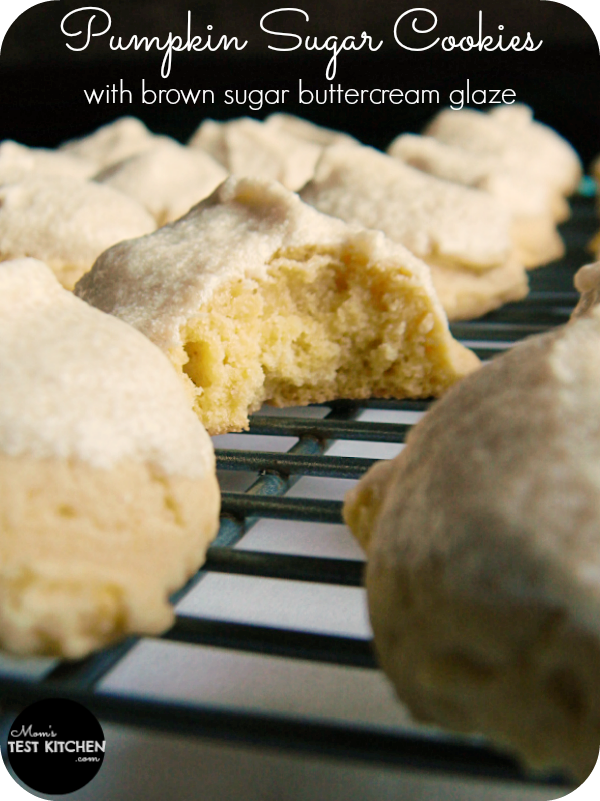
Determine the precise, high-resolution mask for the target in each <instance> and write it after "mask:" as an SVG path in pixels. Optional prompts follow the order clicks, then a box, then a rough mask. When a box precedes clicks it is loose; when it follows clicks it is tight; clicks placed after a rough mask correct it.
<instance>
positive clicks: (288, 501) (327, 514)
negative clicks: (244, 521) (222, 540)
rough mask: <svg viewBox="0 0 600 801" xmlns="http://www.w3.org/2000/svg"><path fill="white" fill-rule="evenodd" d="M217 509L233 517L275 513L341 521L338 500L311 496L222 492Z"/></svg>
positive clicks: (314, 520) (286, 517) (292, 517)
mask: <svg viewBox="0 0 600 801" xmlns="http://www.w3.org/2000/svg"><path fill="white" fill-rule="evenodd" d="M221 512H222V514H224V515H233V516H234V517H237V518H245V517H277V518H279V519H280V520H301V521H309V522H311V523H342V522H343V521H342V502H341V501H326V500H320V499H312V498H277V497H275V498H271V497H262V496H260V495H253V496H252V497H249V496H248V495H242V494H241V493H237V492H224V493H222V495H221Z"/></svg>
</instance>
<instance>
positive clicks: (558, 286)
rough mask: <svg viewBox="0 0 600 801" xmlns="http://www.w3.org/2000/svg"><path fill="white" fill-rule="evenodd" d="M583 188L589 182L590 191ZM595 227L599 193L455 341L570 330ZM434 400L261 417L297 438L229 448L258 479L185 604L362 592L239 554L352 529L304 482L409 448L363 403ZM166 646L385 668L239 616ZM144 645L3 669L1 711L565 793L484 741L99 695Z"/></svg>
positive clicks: (499, 343)
mask: <svg viewBox="0 0 600 801" xmlns="http://www.w3.org/2000/svg"><path fill="white" fill-rule="evenodd" d="M584 188H585V187H584ZM595 227H596V218H595V211H594V204H593V201H592V199H591V198H590V197H585V193H584V194H583V195H580V196H578V197H577V198H575V199H574V201H573V216H572V218H571V220H570V221H569V222H568V223H567V224H566V225H565V226H564V227H563V236H564V238H565V240H566V244H567V255H566V257H565V258H564V259H562V260H561V261H560V262H557V263H556V264H554V265H552V266H551V267H548V268H543V269H541V270H537V271H534V272H533V273H532V274H531V284H532V291H531V293H530V294H529V296H528V297H527V298H526V299H525V300H524V301H522V302H520V303H517V304H510V305H507V306H505V307H503V308H502V309H500V310H498V311H496V312H494V313H492V314H489V315H487V316H486V317H485V318H482V319H481V320H476V321H473V322H466V323H460V324H456V325H453V326H452V329H453V333H454V335H455V336H456V337H457V338H459V339H460V340H461V341H463V342H465V343H466V344H468V345H469V346H471V347H472V348H473V349H474V350H475V351H476V352H477V353H478V355H479V356H480V357H481V358H483V359H489V358H493V357H494V356H495V355H497V354H498V353H500V352H502V351H503V350H505V349H506V348H507V347H510V345H511V344H512V343H514V342H516V341H518V340H520V339H522V338H523V337H525V336H528V335H530V334H535V333H539V332H541V331H544V330H547V329H548V328H550V327H552V326H555V325H558V324H562V323H564V322H566V320H567V319H568V316H569V314H570V312H571V310H572V308H573V306H574V304H575V302H576V300H577V295H576V293H575V292H574V290H573V285H572V277H573V274H574V272H575V271H576V270H577V269H578V267H579V266H581V265H582V264H583V263H585V262H586V261H589V260H590V255H589V252H587V251H586V245H587V243H588V242H589V240H590V238H591V236H592V234H593V233H594V229H595ZM428 405H429V401H382V400H377V401H373V400H372V401H367V402H361V403H356V402H348V401H340V402H336V403H331V404H327V413H326V414H325V416H324V417H322V419H312V418H306V417H301V416H286V417H271V416H259V415H256V416H254V417H253V419H252V421H251V425H250V431H249V433H250V434H259V435H263V436H266V437H271V436H282V435H283V436H286V437H295V438H297V439H298V441H297V443H296V444H295V445H294V446H293V447H292V448H291V449H290V450H289V451H288V452H286V453H272V452H268V453H264V452H255V451H234V450H218V451H217V460H218V467H219V469H220V470H221V471H252V472H253V473H258V478H257V479H256V480H255V481H254V483H253V484H252V486H250V488H249V489H247V490H246V491H245V492H243V493H237V492H224V493H223V509H222V520H221V527H220V531H219V534H218V537H217V539H216V541H215V542H214V544H213V545H212V546H211V548H210V549H209V552H208V558H207V561H206V564H205V565H204V567H203V569H202V571H201V572H200V573H199V574H198V575H197V576H196V577H194V578H193V579H192V581H191V582H190V583H189V584H188V585H187V586H186V587H185V588H184V589H183V590H181V591H180V592H179V593H178V594H177V596H176V597H175V598H174V599H173V600H174V601H177V600H179V599H181V598H183V597H184V596H185V595H186V593H187V592H189V591H190V589H191V588H193V586H194V584H196V583H197V582H199V581H201V580H202V578H203V577H204V576H205V575H207V574H209V573H211V572H221V573H223V572H225V573H233V574H246V575H250V576H257V577H263V578H265V577H267V578H282V579H293V580H299V581H306V582H318V583H321V584H337V585H346V586H353V587H357V586H360V584H361V578H362V572H363V566H364V565H363V562H361V561H358V560H356V561H354V560H349V559H332V558H319V557H316V556H315V557H311V556H295V555H286V554H274V553H260V552H252V551H248V550H246V551H244V550H240V549H235V548H234V546H235V544H236V543H237V542H238V541H239V540H240V538H241V537H242V536H243V535H244V533H245V532H246V531H247V530H248V528H249V527H251V526H252V525H253V523H254V522H256V521H257V520H259V519H261V518H275V519H280V520H296V521H310V522H317V523H339V522H341V506H342V504H341V502H339V501H335V500H323V499H317V498H314V499H310V498H309V499H306V498H294V497H285V496H284V493H285V492H286V491H287V490H288V489H289V488H290V487H291V486H292V484H293V483H294V482H295V481H296V480H298V478H299V477H301V476H322V477H328V478H332V477H333V478H345V479H348V478H350V479H357V478H359V477H360V476H361V475H362V474H363V473H364V472H365V470H367V469H368V467H369V466H370V465H371V464H372V463H373V460H371V459H364V458H354V457H341V456H330V455H327V453H326V451H327V448H328V444H329V443H331V441H332V440H344V439H347V440H354V441H356V440H359V441H377V442H392V443H401V442H403V441H404V438H405V436H406V433H407V431H408V430H409V428H410V426H409V425H401V424H394V423H381V422H380V423H377V422H367V421H364V420H360V419H357V417H358V415H359V413H360V412H361V411H362V410H364V409H365V408H369V409H373V408H375V409H386V410H400V411H412V412H414V411H421V412H422V411H426V410H427V408H428ZM162 640H164V641H169V642H177V643H185V644H187V645H191V646H207V645H209V646H210V645H212V646H218V647H219V648H225V649H234V650H236V651H242V652H250V653H254V654H268V655H272V656H273V655H274V656H285V657H287V658H291V659H301V660H313V661H317V662H323V663H330V664H335V665H345V666H354V667H361V668H367V669H371V670H377V669H378V668H377V665H376V662H375V658H374V654H373V651H372V648H371V643H370V642H368V641H366V640H362V639H354V638H352V637H345V636H337V635H335V636H333V635H327V634H319V633H311V632H306V631H292V630H287V629H286V630H283V629H277V628H271V627H267V626H261V625H249V624H245V623H239V622H227V621H220V620H219V621H218V620H212V619H204V618H201V617H195V616H191V615H185V614H178V616H177V618H176V622H175V625H174V626H173V628H172V629H171V630H170V631H168V632H167V633H166V634H164V635H163V637H162ZM136 642H137V640H136V639H134V638H132V639H129V640H127V641H126V642H124V643H122V644H120V645H119V646H117V647H114V648H111V649H107V650H105V651H103V652H101V653H99V654H97V655H95V656H92V657H90V658H88V659H85V660H83V661H81V662H77V663H61V664H59V665H58V666H56V667H54V668H53V669H52V670H51V671H50V672H49V673H47V674H46V675H45V676H43V677H42V678H39V677H38V678H28V677H27V676H26V675H23V676H21V675H17V676H15V675H14V674H13V675H6V676H2V674H1V673H0V703H1V704H2V706H3V709H4V711H5V712H8V711H9V710H10V711H11V713H12V712H14V711H16V710H18V709H19V708H20V707H22V706H25V705H27V704H29V703H32V702H33V701H35V700H39V699H41V698H51V697H68V698H72V699H73V700H76V701H80V702H81V703H83V704H85V705H86V706H87V707H88V708H89V709H91V710H92V711H94V712H95V713H96V715H97V716H98V717H99V718H100V719H101V720H105V721H110V722H114V723H120V724H129V725H134V726H138V727H146V728H150V729H155V730H161V731H164V732H171V733H178V734H185V735H190V736H202V737H208V738H215V739H217V740H218V739H222V740H228V741H230V742H231V741H237V742H242V743H246V744H254V745H261V746H267V747H276V748H278V749H288V750H290V749H291V750H294V751H297V752H313V753H318V754H329V755H333V756H338V757H342V758H345V759H356V760H362V761H370V762H371V763H380V764H382V765H395V766H406V767H410V768H412V769H417V770H424V771H434V772H438V773H439V772H442V773H446V774H451V775H457V774H458V775H466V776H469V775H470V776H477V777H480V778H488V779H490V780H498V779H501V780H505V781H514V782H522V783H529V784H532V783H533V784H535V783H543V784H552V785H555V786H556V785H560V786H562V785H564V786H565V787H566V786H567V785H566V783H565V782H564V781H563V780H562V779H561V777H558V776H547V775H545V776H537V775H531V774H526V773H524V772H523V770H522V769H521V768H520V767H519V766H518V764H517V763H516V762H514V761H512V760H511V759H510V758H508V757H506V756H503V755H501V754H500V753H498V752H496V751H494V750H493V749H491V748H489V747H487V746H486V745H485V744H482V743H481V741H478V740H476V739H473V740H472V741H469V740H466V739H453V738H451V737H443V736H436V735H435V733H431V732H429V731H428V730H423V733H421V732H420V730H419V729H417V728H415V729H414V730H412V729H411V730H408V731H406V730H398V731H393V730H392V731H390V730H389V729H386V730H365V728H364V727H362V728H361V727H353V726H352V725H351V724H348V723H331V722H324V721H320V720H310V719H309V720H306V719H299V718H297V717H285V716H276V715H267V714H262V713H258V712H252V711H240V710H239V709H234V708H232V709H227V708H225V709H223V708H218V709H217V708H214V707H210V706H207V705H203V704H200V703H194V704H190V703H180V702H173V701H169V700H163V699H160V698H156V697H138V696H135V697H133V696H128V695H127V694H119V695H117V694H111V693H110V692H107V691H105V690H103V689H102V688H101V687H99V684H100V682H101V681H102V679H103V678H104V677H105V676H106V675H107V674H108V672H109V671H111V670H112V669H113V668H114V667H115V666H116V665H117V664H118V663H119V662H120V661H121V660H122V659H123V657H124V656H125V655H126V654H127V653H128V652H129V651H130V650H131V648H132V647H133V646H134V645H135V643H136Z"/></svg>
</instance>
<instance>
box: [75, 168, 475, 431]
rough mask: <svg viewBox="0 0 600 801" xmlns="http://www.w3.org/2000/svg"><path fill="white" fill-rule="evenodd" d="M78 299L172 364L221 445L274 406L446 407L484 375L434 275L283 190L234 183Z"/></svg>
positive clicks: (107, 256)
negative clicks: (455, 329)
mask: <svg viewBox="0 0 600 801" xmlns="http://www.w3.org/2000/svg"><path fill="white" fill-rule="evenodd" d="M76 292H77V294H78V295H79V296H80V297H82V298H84V299H85V300H87V301H88V303H91V304H92V305H94V306H97V307H98V308H100V309H102V310H103V311H106V312H109V313H110V314H115V315H116V316H118V317H120V318H121V319H122V320H124V321H125V322H128V323H130V324H131V325H133V326H135V327H136V328H138V329H139V330H140V331H142V333H144V334H145V335H146V336H148V337H149V338H150V339H151V340H152V341H153V342H154V343H155V344H157V345H158V346H159V347H160V348H161V349H162V350H163V351H164V352H165V353H166V354H168V355H169V357H170V358H171V359H172V360H173V363H174V364H175V366H176V368H177V369H178V371H179V372H180V374H181V377H182V379H183V380H184V382H185V383H186V385H187V386H188V387H189V388H190V391H191V393H192V394H193V403H194V408H195V409H196V411H197V413H198V415H199V417H200V419H201V421H202V422H203V423H204V425H205V426H206V427H207V429H208V431H209V432H210V433H211V434H218V433H224V432H226V431H235V430H240V429H244V428H247V427H248V414H249V413H250V412H253V411H255V410H256V409H258V408H260V406H261V405H262V404H263V403H266V402H268V403H271V404H273V405H275V406H294V405H298V404H307V403H321V402H325V401H328V400H333V399H334V398H365V397H371V396H372V395H375V396H379V397H430V396H431V395H439V394H441V393H442V392H444V391H445V390H446V389H447V388H448V387H449V386H451V385H452V384H453V383H454V382H455V381H457V380H458V379H459V378H461V377H462V376H463V375H465V374H466V373H467V372H469V371H470V370H473V369H475V368H476V367H477V366H478V364H479V362H478V359H477V357H476V356H475V355H474V354H473V353H472V352H471V351H469V350H467V349H466V348H464V347H463V346H462V345H460V344H459V343H458V342H457V341H456V340H454V339H453V338H452V336H451V334H450V331H449V330H448V321H447V319H446V316H445V314H444V311H443V309H442V307H441V306H440V304H439V301H438V299H437V297H436V295H435V291H434V289H433V286H432V283H431V278H430V275H429V270H428V268H427V266H426V265H425V264H423V263H422V262H420V261H419V260H418V259H416V258H415V257H414V256H413V255H412V254H411V253H409V252H408V251H407V250H406V249H405V248H403V247H402V246H400V245H397V244H395V243H393V242H391V241H389V240H387V239H386V238H385V237H384V235H383V234H382V233H380V232H378V231H367V230H365V229H361V228H352V227H350V226H348V225H346V224H345V223H344V222H342V221H341V220H335V219H333V218H332V217H328V216H326V215H324V214H320V213H319V212H318V211H316V209H313V208H312V207H311V206H308V205H307V204H306V203H303V202H302V201H301V200H300V198H299V197H298V195H296V194H294V193H293V192H290V191H289V190H287V189H285V188H284V187H283V186H281V185H280V184H277V183H275V182H271V181H261V180H258V179H251V178H235V177H231V178H229V179H228V180H227V181H225V183H223V184H221V186H220V187H219V188H218V189H217V190H216V191H215V192H214V193H213V194H212V195H211V196H210V197H209V198H207V199H206V200H204V201H202V203H200V204H198V205H197V206H195V207H194V208H193V209H192V210H191V211H190V212H189V214H187V215H186V216H185V217H182V218H181V219H180V220H178V221H177V222H175V223H172V224H170V225H166V226H164V227H163V228H160V229H159V230H158V231H156V232H155V233H154V234H152V235H150V236H146V237H141V238H140V239H137V240H131V241H129V242H123V243H121V244H120V245H117V246H115V247H114V248H110V249H109V250H108V251H106V252H105V253H104V254H102V256H101V257H100V258H99V259H98V261H97V262H96V264H95V265H94V268H93V270H92V271H91V272H90V273H89V274H88V275H87V276H84V277H83V278H82V280H81V281H80V282H79V283H78V284H77V287H76Z"/></svg>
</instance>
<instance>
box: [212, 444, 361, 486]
mask: <svg viewBox="0 0 600 801" xmlns="http://www.w3.org/2000/svg"><path fill="white" fill-rule="evenodd" d="M215 453H216V457H217V468H218V469H219V470H252V471H266V470H269V471H275V472H277V473H281V474H283V475H284V476H285V475H291V474H301V475H304V476H329V477H330V478H356V479H358V478H360V477H361V476H362V475H363V473H366V471H367V470H368V469H369V467H371V466H372V465H373V464H375V462H376V461H377V460H376V459H360V458H354V457H352V456H304V455H303V454H295V453H251V452H244V451H233V450H217V451H215Z"/></svg>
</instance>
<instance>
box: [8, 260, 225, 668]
mask: <svg viewBox="0 0 600 801" xmlns="http://www.w3.org/2000/svg"><path fill="white" fill-rule="evenodd" d="M0 384H1V385H2V394H1V396H0V646H1V647H2V648H4V649H7V650H9V651H11V652H13V653H16V654H50V655H58V656H66V657H70V658H79V657H81V656H84V655H85V654H87V653H88V652H89V651H91V650H93V649H95V648H100V647H102V646H104V645H106V644H107V643H110V642H112V641H114V640H116V639H119V638H121V637H124V636H125V635H127V634H130V633H145V634H154V633H157V632H160V631H163V630H164V629H165V628H167V627H168V626H169V625H170V623H171V622H172V620H173V612H172V609H171V607H170V606H169V603H168V596H169V594H170V593H172V592H173V591H174V590H175V589H177V588H179V587H181V586H182V584H183V583H184V582H185V581H186V579H187V578H188V577H189V576H190V575H192V574H193V573H194V572H195V571H196V570H197V569H198V567H199V565H200V564H201V563H202V561H203V559H204V554H205V551H206V547H207V545H208V543H209V541H210V540H211V539H212V537H213V536H214V534H215V532H216V529H217V525H218V511H219V490H218V485H217V482H216V478H215V462H214V453H213V449H212V445H211V442H210V439H209V437H208V435H207V434H206V432H205V431H204V429H203V428H202V426H201V424H200V423H199V422H198V420H197V418H196V417H195V415H194V414H193V413H192V411H191V410H190V408H189V403H188V400H187V397H186V394H185V391H184V390H183V388H182V386H181V382H180V381H179V379H178V378H177V376H176V374H175V372H174V371H173V368H172V366H171V364H170V363H169V361H168V360H167V359H166V358H165V356H164V355H163V354H162V353H161V352H160V351H159V350H158V348H155V347H154V345H152V343H151V342H149V341H148V340H147V339H146V338H145V337H143V336H142V335H141V334H140V333H139V332H138V331H135V330H134V329H133V328H131V327H130V326H127V325H125V324H124V323H122V322H121V321H120V320H117V319H115V318H113V317H110V316H109V315H105V314H102V313H101V312H99V311H98V310H97V309H93V308H91V307H90V306H88V305H87V304H85V303H83V301H81V300H79V299H78V298H76V297H74V296H73V295H72V294H71V293H69V292H67V291H66V290H64V289H62V287H61V286H60V285H59V284H58V283H57V281H56V279H55V278H54V276H53V275H52V274H51V272H50V270H49V269H48V267H47V266H46V265H44V264H42V263H41V262H39V261H36V260H34V259H23V260H15V261H7V262H3V263H0Z"/></svg>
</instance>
